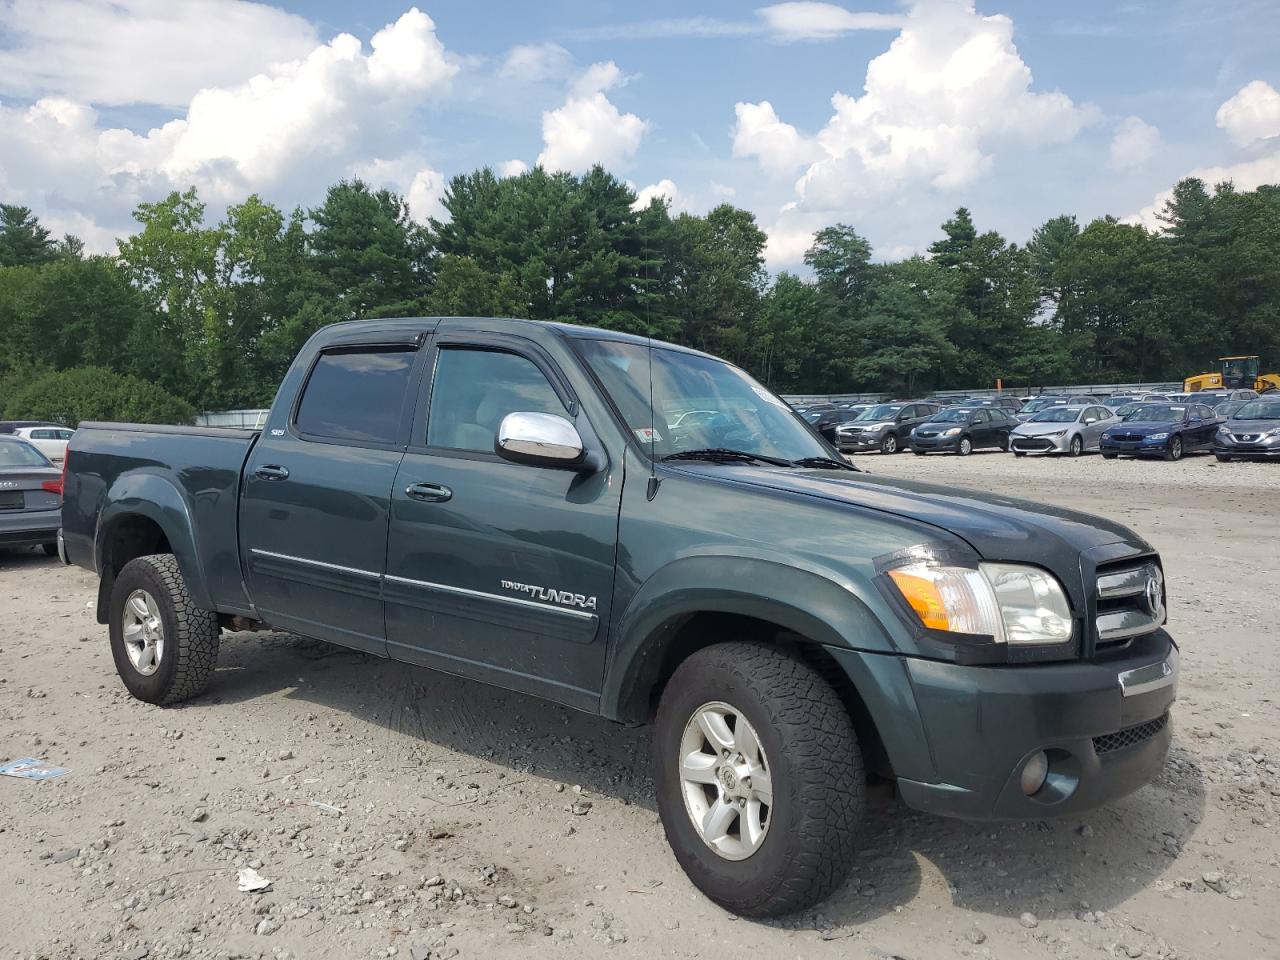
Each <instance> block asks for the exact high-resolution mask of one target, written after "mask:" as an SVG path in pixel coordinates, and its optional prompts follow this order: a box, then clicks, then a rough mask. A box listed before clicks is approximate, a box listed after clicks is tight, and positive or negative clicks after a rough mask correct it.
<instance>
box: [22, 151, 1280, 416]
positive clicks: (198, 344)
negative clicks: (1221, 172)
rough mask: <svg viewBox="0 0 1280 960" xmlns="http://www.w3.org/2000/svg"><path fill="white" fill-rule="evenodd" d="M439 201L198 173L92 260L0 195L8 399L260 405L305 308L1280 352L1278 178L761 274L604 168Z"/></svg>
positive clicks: (1034, 345)
mask: <svg viewBox="0 0 1280 960" xmlns="http://www.w3.org/2000/svg"><path fill="white" fill-rule="evenodd" d="M443 205H444V208H445V210H446V211H447V214H448V216H447V218H445V219H440V220H436V219H431V220H430V221H429V222H427V223H425V224H421V223H418V222H416V221H414V220H413V219H412V218H411V217H410V215H409V208H408V205H407V203H406V202H405V200H404V198H403V197H401V196H399V195H397V194H395V193H393V192H391V191H388V190H380V189H374V188H372V187H370V186H369V185H367V184H365V183H363V182H361V181H359V180H350V181H342V182H340V183H337V184H334V185H333V186H332V187H330V188H329V190H328V191H327V193H326V195H325V197H324V199H323V200H322V202H321V203H320V204H319V205H318V206H316V207H313V208H311V209H307V210H303V209H301V208H298V209H294V210H291V211H289V212H285V211H283V210H281V209H280V208H278V207H276V206H274V205H272V204H271V203H269V202H268V201H266V200H264V199H262V198H260V197H258V196H251V197H249V198H248V199H247V200H245V201H244V202H243V203H240V204H237V205H234V206H232V207H230V208H229V209H228V210H227V211H226V214H225V215H224V216H223V217H222V218H221V220H219V221H218V222H216V223H214V222H210V218H209V217H208V216H207V215H206V207H205V205H204V203H203V202H201V200H200V198H199V197H198V196H197V194H196V191H195V190H194V189H192V190H188V191H186V192H185V193H173V194H170V195H169V196H168V197H166V198H165V199H163V200H159V201H157V202H155V203H143V204H141V205H140V206H139V207H138V208H137V210H136V211H135V213H134V217H135V219H136V220H137V223H138V230H137V232H136V233H134V234H133V235H131V236H129V237H127V238H125V239H122V240H120V241H119V242H118V249H117V251H116V252H115V253H114V254H113V255H110V256H104V255H87V254H86V253H85V250H84V246H83V244H82V243H81V242H80V241H79V240H78V239H77V238H75V237H72V236H66V237H63V238H61V239H58V238H54V237H53V236H51V234H50V232H49V231H48V230H47V229H46V228H45V227H44V226H43V225H42V224H41V223H40V220H39V218H38V216H37V215H36V214H33V213H32V211H31V210H29V209H27V208H25V207H20V206H16V205H6V204H0V343H2V344H3V345H4V349H3V351H0V409H3V411H4V413H5V415H7V416H10V417H15V416H23V415H29V416H39V415H40V414H39V413H37V412H36V411H35V410H34V409H33V408H34V407H40V408H42V409H44V408H48V407H49V405H50V404H55V405H56V403H57V401H58V400H59V398H60V397H64V396H69V395H74V396H75V397H90V396H92V395H94V394H95V392H99V393H103V394H104V395H105V394H110V395H111V396H112V397H114V398H115V399H114V400H112V401H111V405H110V406H109V411H108V412H109V413H112V412H115V411H117V410H119V411H124V412H126V413H130V412H131V413H134V414H136V413H137V409H138V408H143V409H144V411H145V409H149V408H151V407H154V406H155V405H156V404H161V406H162V407H163V413H162V414H152V416H153V417H161V416H162V417H165V418H171V419H182V418H185V417H188V416H189V415H190V413H191V411H192V410H198V409H204V410H216V409H226V408H233V407H255V406H264V405H266V404H268V403H269V402H270V400H271V398H272V396H273V395H274V392H275V387H276V384H277V383H278V382H279V380H280V378H281V376H282V375H283V373H284V370H285V368H286V367H287V366H288V364H289V362H290V360H291V359H292V357H293V355H294V354H295V352H296V351H297V350H298V348H299V347H300V346H301V345H302V343H303V342H304V341H305V340H306V338H307V337H308V336H309V335H310V334H311V333H313V332H314V331H315V330H316V329H318V328H319V327H321V326H323V325H325V324H329V323H333V322H336V321H342V320H352V319H358V318H363V317H387V316H407V315H428V316H435V315H484V316H515V317H528V318H532V319H537V320H557V321H563V322H569V323H580V324H590V325H595V326H601V327H608V328H611V329H617V330H624V331H630V332H635V333H646V332H652V334H653V335H654V336H655V337H658V338H660V339H665V340H671V341H675V342H677V343H682V344H687V345H690V346H693V347H697V348H699V349H703V350H706V351H709V352H711V353H715V354H718V355H721V356H724V357H726V358H728V359H730V360H733V361H734V362H736V363H739V364H741V365H742V366H744V367H745V368H747V369H748V370H750V371H751V372H752V373H753V374H755V375H756V376H757V377H758V378H760V379H761V380H762V381H764V382H765V383H767V384H769V385H770V386H772V387H773V388H775V389H776V390H778V391H780V392H804V393H828V392H830V393H837V392H853V391H884V392H888V393H892V394H919V393H922V392H925V391H929V390H934V389H945V388H964V387H978V386H988V385H991V384H993V383H994V382H995V380H996V379H997V378H1000V379H1002V380H1003V381H1004V383H1005V384H1006V385H1007V386H1014V385H1016V386H1032V387H1034V386H1037V385H1042V384H1050V383H1052V384H1062V383H1071V382H1129V381H1139V380H1147V381H1151V380H1178V379H1181V378H1182V377H1183V376H1185V375H1187V374H1190V373H1195V372H1200V371H1201V370H1202V369H1209V368H1210V365H1211V364H1212V362H1213V360H1214V358H1216V357H1217V356H1219V355H1222V354H1227V353H1258V354H1261V355H1262V356H1263V357H1264V365H1265V364H1270V365H1271V366H1276V365H1280V187H1275V186H1265V187H1261V188H1259V189H1258V190H1256V191H1251V192H1243V191H1237V190H1236V189H1234V188H1233V187H1232V185H1231V184H1229V183H1226V184H1218V185H1216V186H1213V187H1212V188H1210V187H1209V186H1207V185H1206V184H1204V183H1203V182H1201V181H1199V180H1195V179H1188V180H1184V181H1182V182H1181V183H1179V184H1178V186H1177V187H1176V189H1175V190H1174V192H1173V195H1172V199H1171V200H1170V201H1169V202H1168V203H1167V204H1166V206H1165V208H1164V210H1163V213H1162V214H1161V228H1160V229H1158V230H1155V231H1151V230H1147V229H1145V228H1143V227H1142V226H1137V225H1131V224H1126V223H1121V222H1120V221H1118V220H1117V219H1115V218H1114V217H1103V218H1100V219H1097V220H1094V221H1093V222H1091V223H1089V224H1087V225H1085V226H1083V227H1081V226H1080V224H1079V222H1078V221H1077V219H1076V218H1075V217H1074V216H1070V215H1063V216H1059V217H1054V218H1053V219H1051V220H1049V221H1047V222H1046V223H1044V224H1043V225H1042V226H1041V227H1039V228H1038V229H1037V230H1036V231H1035V233H1034V235H1033V236H1032V237H1031V238H1030V240H1029V241H1028V242H1027V243H1026V244H1025V245H1019V244H1017V243H1014V242H1011V241H1009V240H1007V239H1006V238H1004V237H1002V236H1001V235H1000V234H999V233H997V232H995V231H991V230H987V231H980V230H979V227H978V225H977V224H975V222H974V220H973V217H972V216H971V214H970V212H969V211H968V210H966V209H964V208H961V209H959V210H957V211H956V212H955V214H954V215H953V216H952V217H950V218H949V219H948V220H947V221H946V222H945V223H943V224H942V225H941V228H940V231H939V236H938V238H937V239H936V240H935V241H934V242H933V243H932V244H931V245H930V246H929V248H928V252H927V253H926V254H922V255H919V256H914V257H910V258H908V259H905V260H901V261H898V262H894V263H882V262H876V261H875V260H874V259H873V256H872V248H871V245H870V243H869V242H868V241H867V239H866V238H865V237H864V236H862V235H861V234H860V233H859V232H858V230H857V229H856V228H855V227H854V226H851V225H848V224H835V225H833V226H830V227H827V228H825V229H823V230H820V231H818V232H817V233H816V234H815V236H814V240H813V245H812V246H811V248H810V249H809V250H808V252H807V253H806V255H805V258H804V261H805V263H806V264H807V266H808V268H809V269H808V271H806V275H805V276H799V275H797V274H795V273H791V272H783V273H780V274H778V275H777V276H774V277H770V276H769V274H768V273H767V271H766V270H765V266H764V248H765V242H766V237H765V234H764V232H763V231H762V230H761V229H760V227H759V225H758V224H757V223H756V220H755V217H754V216H753V215H752V214H751V213H750V212H749V211H746V210H743V209H741V208H738V207H734V206H732V205H729V204H723V205H721V206H718V207H716V208H715V209H713V210H710V211H709V212H707V213H705V214H701V215H695V214H691V213H678V214H673V212H672V211H671V210H670V209H669V207H668V205H667V204H666V203H665V202H664V201H663V200H662V199H661V198H656V199H654V200H653V201H652V202H651V203H649V204H648V205H647V206H644V207H637V205H636V196H635V193H634V191H633V190H632V189H631V188H630V187H629V186H628V185H627V184H626V183H624V182H623V181H621V180H619V179H618V178H617V177H615V176H613V175H612V174H610V173H608V172H607V171H605V170H604V169H602V168H599V167H597V168H595V169H593V170H591V171H589V172H588V173H585V174H582V175H580V176H575V175H571V174H567V173H549V172H546V171H544V170H542V169H540V168H537V169H534V170H531V171H529V172H527V173H524V174H521V175H519V176H514V177H506V178H503V177H499V176H497V175H495V174H494V173H493V172H492V171H491V170H488V169H483V170H479V171H476V172H474V173H469V174H465V175H461V176H457V177H455V178H453V180H452V181H451V182H450V183H449V185H448V188H447V191H446V193H445V195H444V198H443ZM37 387H38V389H37ZM85 402H87V401H85ZM77 403H80V404H81V406H76V407H75V410H79V409H81V407H82V406H83V402H81V401H77ZM24 404H25V409H24ZM166 405H167V406H166ZM64 406H65V404H64ZM89 406H90V407H92V403H90V404H89ZM68 409H70V408H68ZM45 415H49V414H45ZM70 415H72V416H74V415H75V414H74V411H72V413H71V414H70Z"/></svg>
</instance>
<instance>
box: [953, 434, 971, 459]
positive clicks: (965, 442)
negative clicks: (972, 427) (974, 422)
mask: <svg viewBox="0 0 1280 960" xmlns="http://www.w3.org/2000/svg"><path fill="white" fill-rule="evenodd" d="M956 453H958V454H960V456H962V457H967V456H968V455H969V454H971V453H973V441H972V440H970V439H969V438H968V437H961V438H960V442H959V443H958V444H956Z"/></svg>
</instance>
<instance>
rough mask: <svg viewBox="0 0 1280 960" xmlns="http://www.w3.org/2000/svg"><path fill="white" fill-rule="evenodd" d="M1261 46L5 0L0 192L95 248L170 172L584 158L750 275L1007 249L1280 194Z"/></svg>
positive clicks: (1132, 21) (432, 194)
mask: <svg viewBox="0 0 1280 960" xmlns="http://www.w3.org/2000/svg"><path fill="white" fill-rule="evenodd" d="M375 41H376V42H375ZM1277 54H1280V4H1276V3H1266V2H1257V0H1236V2H1232V3H1227V2H1221V0H1204V2H1199V3H1191V2H1179V0H1174V2H1161V3H1157V2H1135V3H1120V4H1116V3H1083V2H1073V3H1065V2H1063V3H1054V2H1039V3H1031V2H1021V3H1019V2H1012V0H989V2H977V3H976V4H974V3H970V2H967V0H919V2H914V3H901V4H900V3H889V2H870V3H860V4H843V5H835V4H826V3H812V2H807V3H776V4H764V5H759V6H757V5H755V4H733V3H703V4H697V5H696V6H694V5H691V4H678V3H667V2H652V3H647V4H643V5H641V4H633V3H620V2H594V3H579V2H569V0H545V2H540V3H537V4H529V3H475V2H471V3H462V2H458V0H443V2H436V3H433V2H430V0H425V2H419V3H418V5H417V6H416V7H414V6H413V5H412V4H411V3H408V2H387V0H373V2H364V3H361V4H358V5H356V4H349V3H348V4H344V3H334V2H312V3H297V2H295V3H281V4H277V5H275V6H274V7H270V6H266V5H260V4H250V3H243V2H241V0H186V2H184V3H182V4H166V3H163V2H161V0H116V2H114V3H104V2H101V0H0V198H3V199H4V200H6V202H21V203H25V204H26V205H28V206H31V207H32V208H34V209H35V210H36V211H37V212H38V213H39V214H40V215H41V216H42V217H43V218H44V219H45V220H46V221H47V222H49V223H51V224H53V225H54V226H55V227H56V228H58V229H59V230H64V229H65V230H70V231H72V232H76V233H79V234H81V235H83V236H85V237H86V239H87V240H88V241H89V243H90V246H91V247H92V248H94V249H110V247H111V246H112V244H113V240H114V238H115V237H116V236H119V235H121V234H122V233H125V232H127V231H129V230H130V229H131V227H132V222H131V220H130V217H129V212H130V211H131V209H132V207H133V206H134V205H135V204H136V203H137V202H139V201H142V200H150V199H156V198H157V197H159V196H163V195H164V194H165V193H167V192H168V190H170V189H173V188H175V187H183V186H186V185H189V184H194V185H196V186H197V187H198V188H199V190H200V192H201V195H202V197H205V198H206V199H207V200H208V201H209V204H210V210H211V213H212V214H214V215H216V214H217V213H218V212H219V211H220V210H221V209H223V208H224V207H225V206H226V205H227V204H229V203H234V202H237V201H238V200H239V199H243V197H244V196H246V195H248V193H250V192H259V193H261V194H262V195H263V196H265V197H267V198H268V199H271V200H273V201H275V202H277V203H279V204H281V205H282V206H291V205H294V204H303V205H304V206H305V205H309V204H313V203H315V202H316V201H317V200H318V199H319V197H320V195H321V193H322V191H323V188H324V186H325V185H326V184H327V183H330V182H332V181H333V180H336V179H338V178H339V177H342V176H352V175H359V176H363V177H365V178H366V179H370V180H373V181H376V182H379V183H384V184H386V185H388V186H391V187H393V188H395V189H397V190H400V191H401V192H403V193H405V194H406V196H407V197H408V198H409V200H410V203H411V206H412V208H413V210H414V214H415V216H419V217H426V216H429V215H438V214H439V213H440V207H439V195H440V192H441V190H442V188H443V184H444V183H445V181H446V180H447V178H448V177H450V176H452V175H454V174H457V173H461V172H466V171H469V170H472V169H474V168H476V167H479V166H483V165H491V166H494V167H495V168H497V169H501V170H504V171H507V172H511V171H514V170H517V169H520V168H521V167H522V166H532V165H533V164H535V163H537V162H539V161H541V162H542V163H543V164H544V165H546V166H550V167H556V168H561V169H570V170H580V169H582V168H583V167H584V166H586V165H588V164H589V163H591V162H593V161H595V160H601V161H604V162H605V163H606V165H607V166H608V167H609V169H611V170H613V171H614V172H615V173H617V174H618V175H619V176H621V177H623V178H625V179H626V180H628V181H629V182H631V183H632V184H633V185H634V187H635V188H636V189H637V190H640V191H645V190H646V189H647V192H646V193H645V195H646V196H647V195H650V194H652V193H655V192H656V193H660V194H662V195H664V196H667V197H668V198H669V200H670V201H671V203H672V206H673V207H674V208H676V209H681V210H690V211H693V212H701V211H704V210H706V209H708V208H709V207H710V206H712V205H714V204H716V203H720V202H726V201H727V202H732V203H736V204H739V205H741V206H744V207H747V208H748V209H750V210H752V211H753V212H754V213H755V214H756V216H757V218H758V219H759V222H760V223H761V225H762V227H764V228H765V229H766V230H767V231H768V232H769V234H770V238H771V242H770V250H769V258H770V265H771V266H772V267H773V268H774V269H782V268H788V267H791V268H794V267H795V266H796V264H797V262H798V261H799V258H800V256H801V255H802V253H803V250H804V248H805V246H807V243H808V237H809V236H810V235H811V233H812V231H813V230H814V229H817V228H818V227H820V226H822V225H824V224H826V223H831V222H835V221H837V220H840V221H844V222H848V223H852V224H854V225H855V226H856V227H857V228H858V229H859V230H860V231H861V232H863V233H864V234H866V235H867V236H868V237H869V238H870V240H871V241H872V243H873V245H874V246H875V248H876V251H877V254H878V255H879V256H881V257H897V256H902V255H905V254H908V253H911V252H913V251H918V250H921V249H923V248H924V247H925V246H927V244H928V243H929V242H930V241H931V240H932V239H933V238H934V237H935V236H936V235H937V227H938V224H939V223H940V222H941V221H942V220H943V219H945V218H946V216H947V215H948V214H949V213H950V211H952V210H954V209H955V207H957V206H960V205H965V206H968V207H970V208H971V209H972V210H973V211H974V214H975V217H976V219H977V220H978V222H979V225H980V226H982V227H991V228H995V229H998V230H1001V231H1002V232H1004V233H1005V234H1006V235H1007V236H1008V237H1009V238H1010V239H1013V240H1016V241H1019V242H1024V241H1025V240H1026V239H1027V238H1028V237H1029V236H1030V233H1031V231H1032V230H1033V229H1034V228H1035V226H1036V225H1037V224H1039V223H1040V222H1042V221H1043V220H1045V219H1047V218H1048V217H1050V216H1053V215H1056V214H1058V213H1074V214H1076V215H1077V216H1078V217H1080V218H1081V220H1082V221H1084V220H1088V219H1090V218H1092V217H1095V216H1098V215H1101V214H1104V213H1112V214H1115V215H1116V216H1120V217H1137V218H1140V219H1144V220H1145V221H1146V222H1153V220H1152V216H1153V212H1154V210H1155V208H1156V206H1158V200H1159V197H1160V195H1161V193H1162V192H1163V191H1166V190H1167V189H1168V188H1169V187H1170V186H1171V185H1172V184H1173V183H1174V182H1175V181H1176V180H1177V179H1178V178H1179V177H1181V176H1184V175H1187V174H1188V173H1203V174H1204V175H1206V176H1208V177H1210V178H1211V179H1216V178H1219V177H1224V176H1229V177H1232V178H1233V179H1235V180H1236V181H1237V183H1239V184H1240V185H1241V186H1242V187H1245V188H1249V187H1252V186H1256V185H1257V183H1259V182H1275V181H1277V180H1280V93H1277V90H1276V88H1277V87H1278V86H1280V57H1278V56H1277ZM255 78H256V79H255ZM837 94H840V95H841V96H840V97H838V98H837V100H836V102H835V103H834V104H833V96H835V95H837Z"/></svg>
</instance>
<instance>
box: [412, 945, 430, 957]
mask: <svg viewBox="0 0 1280 960" xmlns="http://www.w3.org/2000/svg"><path fill="white" fill-rule="evenodd" d="M409 960H431V948H430V947H428V946H424V945H423V944H420V943H415V944H414V945H413V946H411V947H410V948H409Z"/></svg>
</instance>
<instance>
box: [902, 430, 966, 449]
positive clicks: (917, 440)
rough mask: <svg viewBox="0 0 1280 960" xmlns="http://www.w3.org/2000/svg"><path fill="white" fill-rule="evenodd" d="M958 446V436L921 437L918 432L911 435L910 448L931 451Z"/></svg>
mask: <svg viewBox="0 0 1280 960" xmlns="http://www.w3.org/2000/svg"><path fill="white" fill-rule="evenodd" d="M959 446H960V438H959V437H942V436H937V437H922V436H920V435H919V434H912V435H911V449H912V450H924V451H926V452H933V451H935V450H955V449H957V448H958V447H959Z"/></svg>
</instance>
